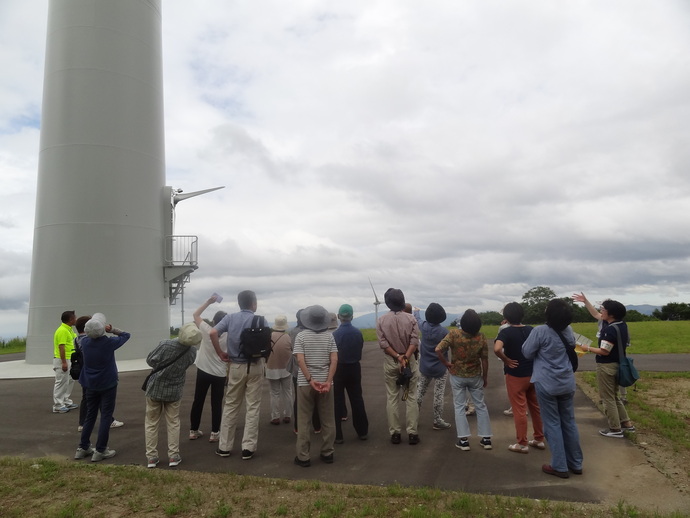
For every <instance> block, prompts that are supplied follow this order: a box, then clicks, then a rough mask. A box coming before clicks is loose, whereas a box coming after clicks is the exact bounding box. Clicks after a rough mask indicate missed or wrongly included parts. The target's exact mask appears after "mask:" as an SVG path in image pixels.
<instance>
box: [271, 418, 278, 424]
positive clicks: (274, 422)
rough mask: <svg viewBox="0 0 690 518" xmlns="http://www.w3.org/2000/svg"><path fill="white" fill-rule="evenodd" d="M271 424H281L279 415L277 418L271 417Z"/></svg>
mask: <svg viewBox="0 0 690 518" xmlns="http://www.w3.org/2000/svg"><path fill="white" fill-rule="evenodd" d="M271 424H280V419H278V418H277V417H276V418H275V419H271Z"/></svg>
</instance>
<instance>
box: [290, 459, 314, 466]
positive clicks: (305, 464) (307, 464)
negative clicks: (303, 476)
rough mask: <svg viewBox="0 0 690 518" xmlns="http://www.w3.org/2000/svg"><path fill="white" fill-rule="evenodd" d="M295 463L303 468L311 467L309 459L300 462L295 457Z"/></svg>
mask: <svg viewBox="0 0 690 518" xmlns="http://www.w3.org/2000/svg"><path fill="white" fill-rule="evenodd" d="M293 462H294V463H295V464H297V465H298V466H300V467H302V468H308V467H309V466H311V461H310V460H309V459H307V460H299V457H295V460H294V461H293Z"/></svg>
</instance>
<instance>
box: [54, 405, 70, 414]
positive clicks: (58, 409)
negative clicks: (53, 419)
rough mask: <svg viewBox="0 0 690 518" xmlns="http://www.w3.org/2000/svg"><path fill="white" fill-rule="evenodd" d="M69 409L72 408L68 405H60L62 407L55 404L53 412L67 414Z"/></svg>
mask: <svg viewBox="0 0 690 518" xmlns="http://www.w3.org/2000/svg"><path fill="white" fill-rule="evenodd" d="M69 411H70V408H69V407H66V406H60V407H57V406H54V407H53V413H54V414H66V413H67V412H69Z"/></svg>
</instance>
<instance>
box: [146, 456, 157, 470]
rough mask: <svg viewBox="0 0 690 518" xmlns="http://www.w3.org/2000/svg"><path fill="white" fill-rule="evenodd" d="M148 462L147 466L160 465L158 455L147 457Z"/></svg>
mask: <svg viewBox="0 0 690 518" xmlns="http://www.w3.org/2000/svg"><path fill="white" fill-rule="evenodd" d="M146 462H147V464H146V467H147V468H155V467H156V466H158V457H151V458H149V459H147V460H146Z"/></svg>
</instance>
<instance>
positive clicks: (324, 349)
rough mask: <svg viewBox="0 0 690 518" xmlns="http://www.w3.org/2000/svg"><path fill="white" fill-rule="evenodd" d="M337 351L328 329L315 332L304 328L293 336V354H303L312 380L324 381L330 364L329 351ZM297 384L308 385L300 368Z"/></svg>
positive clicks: (326, 378)
mask: <svg viewBox="0 0 690 518" xmlns="http://www.w3.org/2000/svg"><path fill="white" fill-rule="evenodd" d="M333 352H334V353H336V354H337V353H338V347H337V346H336V345H335V339H334V338H333V333H330V332H328V331H325V332H322V333H316V332H315V331H311V330H310V329H305V330H304V331H302V332H301V333H300V334H298V335H297V336H296V337H295V347H294V350H293V353H294V354H298V353H301V354H304V362H305V363H306V364H307V370H308V371H309V374H310V375H311V377H312V379H314V381H320V382H322V383H323V382H325V381H326V380H328V369H329V367H330V365H331V353H333ZM297 385H298V386H300V387H306V386H307V385H309V382H308V381H307V378H305V377H304V373H303V372H302V369H299V373H298V374H297Z"/></svg>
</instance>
